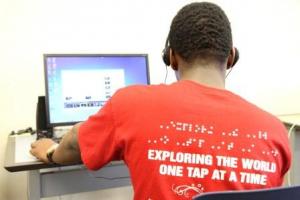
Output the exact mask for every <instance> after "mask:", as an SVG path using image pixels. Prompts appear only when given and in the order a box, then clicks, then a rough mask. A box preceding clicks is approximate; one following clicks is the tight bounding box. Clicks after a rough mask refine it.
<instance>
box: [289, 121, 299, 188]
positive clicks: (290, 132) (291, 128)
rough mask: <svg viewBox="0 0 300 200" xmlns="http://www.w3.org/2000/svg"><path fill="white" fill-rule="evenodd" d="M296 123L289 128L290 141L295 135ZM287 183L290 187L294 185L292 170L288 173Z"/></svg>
mask: <svg viewBox="0 0 300 200" xmlns="http://www.w3.org/2000/svg"><path fill="white" fill-rule="evenodd" d="M296 125H297V124H296V123H294V124H292V126H291V127H290V128H289V132H288V139H289V140H290V138H291V135H292V133H293V129H294V128H295V127H296ZM287 182H288V186H291V185H292V181H291V168H290V170H289V171H288V172H287Z"/></svg>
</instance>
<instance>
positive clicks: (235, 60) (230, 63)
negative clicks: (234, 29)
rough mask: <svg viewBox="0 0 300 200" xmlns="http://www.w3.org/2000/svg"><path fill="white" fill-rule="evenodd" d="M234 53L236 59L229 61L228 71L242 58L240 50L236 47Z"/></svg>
mask: <svg viewBox="0 0 300 200" xmlns="http://www.w3.org/2000/svg"><path fill="white" fill-rule="evenodd" d="M234 51H235V54H234V58H233V60H232V59H229V60H228V63H227V69H230V68H232V67H233V66H234V65H235V64H236V63H237V62H238V60H239V58H240V54H239V50H238V49H237V48H236V47H234Z"/></svg>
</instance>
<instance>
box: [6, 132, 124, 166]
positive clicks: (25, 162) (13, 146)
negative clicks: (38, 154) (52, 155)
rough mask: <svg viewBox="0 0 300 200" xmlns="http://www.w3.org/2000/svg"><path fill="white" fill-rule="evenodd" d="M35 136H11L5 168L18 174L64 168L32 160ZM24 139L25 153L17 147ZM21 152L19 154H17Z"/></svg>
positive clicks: (118, 163)
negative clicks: (31, 145)
mask: <svg viewBox="0 0 300 200" xmlns="http://www.w3.org/2000/svg"><path fill="white" fill-rule="evenodd" d="M34 137H35V136H31V135H24V136H23V135H22V136H9V137H8V141H7V146H6V153H5V163H4V168H5V169H6V170H7V171H9V172H18V171H28V170H36V169H46V168H55V167H62V165H58V164H46V163H43V162H41V161H38V160H34V159H32V158H30V157H29V156H30V155H29V149H30V144H31V142H32V139H31V138H34ZM20 139H22V141H24V142H25V144H22V147H24V146H26V147H27V148H25V149H24V150H23V151H22V150H20V148H19V149H18V148H17V145H18V143H20V142H19V140H20ZM17 151H19V152H17ZM17 153H21V154H22V155H21V156H25V157H28V158H24V159H20V158H17V157H20V156H17ZM78 165H82V163H78V164H73V165H64V166H78ZM110 165H123V161H113V162H111V163H109V164H108V166H110Z"/></svg>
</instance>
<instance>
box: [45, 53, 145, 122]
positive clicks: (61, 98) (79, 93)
mask: <svg viewBox="0 0 300 200" xmlns="http://www.w3.org/2000/svg"><path fill="white" fill-rule="evenodd" d="M44 65H45V82H46V84H45V85H46V112H47V125H48V127H50V128H51V127H54V126H60V125H72V124H75V123H77V122H80V121H84V120H86V119H88V117H89V116H90V115H92V114H94V113H96V112H97V111H98V110H99V109H100V108H101V107H102V106H103V105H104V104H105V102H106V101H107V100H108V99H109V98H110V97H111V96H112V95H113V94H114V93H115V92H116V90H118V89H120V88H122V87H125V86H129V85H134V84H145V85H146V84H149V72H148V56H147V55H146V54H130V55H106V54H97V55H95V54H93V55H87V54H80V55H78V54H72V55H71V54H45V55H44Z"/></svg>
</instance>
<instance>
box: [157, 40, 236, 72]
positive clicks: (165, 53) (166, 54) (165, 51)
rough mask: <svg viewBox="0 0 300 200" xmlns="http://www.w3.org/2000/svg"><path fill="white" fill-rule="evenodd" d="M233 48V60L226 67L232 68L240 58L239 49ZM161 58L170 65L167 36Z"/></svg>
mask: <svg viewBox="0 0 300 200" xmlns="http://www.w3.org/2000/svg"><path fill="white" fill-rule="evenodd" d="M234 49H235V55H234V60H233V62H232V64H231V65H229V66H227V69H230V68H232V67H233V66H234V65H235V64H236V63H237V61H238V60H239V58H240V54H239V50H238V49H237V48H236V47H234ZM162 59H163V61H164V63H165V65H166V66H170V65H171V62H170V44H169V36H168V38H167V40H166V43H165V48H164V49H163V51H162Z"/></svg>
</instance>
